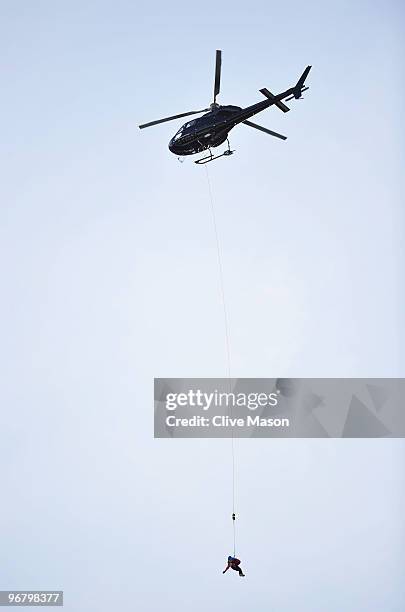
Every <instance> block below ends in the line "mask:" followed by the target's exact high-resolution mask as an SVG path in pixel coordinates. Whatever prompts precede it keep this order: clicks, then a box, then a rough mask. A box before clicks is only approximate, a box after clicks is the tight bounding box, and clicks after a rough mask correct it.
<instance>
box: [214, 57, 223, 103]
mask: <svg viewBox="0 0 405 612" xmlns="http://www.w3.org/2000/svg"><path fill="white" fill-rule="evenodd" d="M221 63H222V51H220V50H219V49H217V53H216V58H215V83H214V104H215V101H216V98H217V95H218V94H219V90H220V88H221Z"/></svg>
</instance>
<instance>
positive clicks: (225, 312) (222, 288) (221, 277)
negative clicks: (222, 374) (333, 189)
mask: <svg viewBox="0 0 405 612" xmlns="http://www.w3.org/2000/svg"><path fill="white" fill-rule="evenodd" d="M205 173H206V176H207V183H208V193H209V198H210V208H211V218H212V225H213V228H214V236H215V244H216V250H217V261H218V274H219V286H220V293H221V301H222V307H223V316H224V327H225V347H226V362H227V374H228V383H229V392H231V391H232V385H231V347H230V334H229V319H228V310H227V307H226V301H225V285H224V272H223V266H222V250H221V242H220V239H219V232H218V226H217V220H216V215H215V206H214V198H213V195H212V187H211V181H210V177H209V174H208V168H207V166H205ZM229 413H230V416H232V408H231V406H229ZM231 455H232V526H233V556H234V557H235V556H236V526H235V521H236V513H235V498H236V492H235V483H236V463H235V441H234V436H233V429H232V428H231Z"/></svg>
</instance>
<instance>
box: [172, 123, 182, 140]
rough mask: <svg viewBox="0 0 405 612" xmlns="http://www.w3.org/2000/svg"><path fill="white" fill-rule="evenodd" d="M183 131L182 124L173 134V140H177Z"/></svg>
mask: <svg viewBox="0 0 405 612" xmlns="http://www.w3.org/2000/svg"><path fill="white" fill-rule="evenodd" d="M182 133H183V126H182V127H181V128H180V129H179V131H178V132H177V133H176V134H175V135H174V140H178V139H179V138H181V135H182Z"/></svg>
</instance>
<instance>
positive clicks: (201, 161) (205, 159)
mask: <svg viewBox="0 0 405 612" xmlns="http://www.w3.org/2000/svg"><path fill="white" fill-rule="evenodd" d="M227 143H228V148H227V150H226V151H224V152H223V153H221V155H213V154H212V151H211V149H209V152H210V154H209V155H206V156H205V157H201V158H200V159H197V160H196V161H195V162H194V163H195V164H200V165H202V164H208V163H209V162H212V161H214V159H219V158H220V157H227V156H228V155H232V154H233V153H235V151H232V150H231V147H230V145H229V140H228V139H227Z"/></svg>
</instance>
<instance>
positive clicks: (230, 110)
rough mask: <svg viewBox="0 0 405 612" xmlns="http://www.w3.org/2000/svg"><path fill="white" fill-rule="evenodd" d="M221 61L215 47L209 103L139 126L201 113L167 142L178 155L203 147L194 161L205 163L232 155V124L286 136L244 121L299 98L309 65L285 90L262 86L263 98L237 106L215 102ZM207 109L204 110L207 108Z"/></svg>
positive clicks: (304, 89) (220, 53)
mask: <svg viewBox="0 0 405 612" xmlns="http://www.w3.org/2000/svg"><path fill="white" fill-rule="evenodd" d="M221 65H222V51H221V50H220V49H217V51H216V57H215V79H214V101H213V102H212V103H211V104H210V106H209V108H204V109H202V110H199V111H189V112H188V113H180V114H179V115H172V116H171V117H165V118H164V119H158V120H157V121H150V122H149V123H143V124H142V125H140V126H139V128H140V129H141V130H142V129H144V128H147V127H150V126H152V125H158V124H159V123H165V122H166V121H173V120H175V119H180V118H181V117H187V116H189V115H198V114H200V113H205V114H204V115H203V116H202V117H199V118H198V119H192V120H191V121H188V122H187V123H185V124H184V125H182V126H181V128H180V129H179V130H178V131H177V132H176V134H175V135H174V136H173V138H172V139H171V140H170V142H169V150H170V151H171V152H172V153H174V154H175V155H177V156H178V157H179V158H180V157H183V156H185V155H194V154H196V153H201V152H203V151H207V150H208V151H209V155H207V156H205V157H202V158H200V159H198V160H197V161H196V162H195V163H196V164H206V163H208V162H211V161H213V160H214V159H218V158H219V157H223V156H228V155H232V154H233V153H234V151H232V150H231V147H230V144H229V139H228V134H229V132H230V130H231V129H232V128H234V127H235V126H236V125H238V124H239V123H243V124H244V125H248V126H249V127H252V128H255V129H256V130H260V131H261V132H264V133H266V134H269V135H270V136H274V137H275V138H280V139H281V140H286V139H287V136H283V135H282V134H278V133H277V132H273V131H272V130H269V129H267V128H265V127H262V126H261V125H257V123H252V122H251V121H248V119H249V118H250V117H253V116H254V115H256V114H257V113H260V112H262V111H263V110H265V109H266V108H269V106H273V105H274V106H276V107H277V108H278V109H280V110H281V111H282V112H283V113H287V112H288V111H289V110H290V109H289V107H288V106H286V105H285V104H284V102H283V100H285V101H286V102H288V101H289V100H292V99H296V100H299V99H300V98H302V93H303V92H304V91H306V90H307V89H309V88H308V87H305V86H304V84H305V80H306V78H307V76H308V73H309V71H310V70H311V66H307V67H306V68H305V70H304V72H303V73H302V75H301V76H300V78H299V79H298V81H297V83H296V85H294V87H290V88H289V89H286V90H285V91H283V92H281V93H279V94H277V95H274V94H272V93H271V91H269V90H268V89H267V88H266V87H264V88H263V89H260V93H262V94H263V95H264V96H265V98H266V99H265V100H262V101H261V102H257V103H256V104H252V105H251V106H247V107H246V108H241V107H240V106H232V105H227V106H223V105H220V104H218V103H217V96H218V94H219V92H220V86H221ZM207 111H208V112H207ZM225 141H226V142H227V143H228V148H227V149H226V150H225V151H224V152H223V153H221V154H220V155H215V156H214V155H213V154H212V151H211V149H212V148H214V147H218V146H220V145H221V144H223V143H224V142H225Z"/></svg>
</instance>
